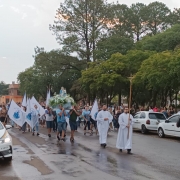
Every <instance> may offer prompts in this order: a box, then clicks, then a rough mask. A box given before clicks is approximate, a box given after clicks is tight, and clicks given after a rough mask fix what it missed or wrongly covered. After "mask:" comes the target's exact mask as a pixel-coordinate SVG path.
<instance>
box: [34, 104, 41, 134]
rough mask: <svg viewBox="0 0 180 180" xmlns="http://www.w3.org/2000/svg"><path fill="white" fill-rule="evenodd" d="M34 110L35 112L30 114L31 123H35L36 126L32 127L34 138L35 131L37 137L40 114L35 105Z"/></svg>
mask: <svg viewBox="0 0 180 180" xmlns="http://www.w3.org/2000/svg"><path fill="white" fill-rule="evenodd" d="M34 109H35V110H34V111H33V113H32V119H33V118H34V120H33V122H36V124H35V125H34V128H33V130H32V131H33V133H32V135H33V136H34V134H35V131H36V133H37V136H39V117H40V113H39V110H38V107H37V105H35V106H34Z"/></svg>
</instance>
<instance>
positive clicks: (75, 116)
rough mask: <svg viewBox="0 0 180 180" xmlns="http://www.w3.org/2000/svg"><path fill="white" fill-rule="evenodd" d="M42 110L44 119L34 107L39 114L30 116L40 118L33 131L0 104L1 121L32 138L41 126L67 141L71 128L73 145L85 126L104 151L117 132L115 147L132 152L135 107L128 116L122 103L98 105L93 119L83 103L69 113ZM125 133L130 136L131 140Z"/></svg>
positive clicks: (6, 106) (168, 114) (152, 110)
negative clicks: (20, 124)
mask: <svg viewBox="0 0 180 180" xmlns="http://www.w3.org/2000/svg"><path fill="white" fill-rule="evenodd" d="M17 105H18V106H20V107H21V108H23V110H24V111H26V107H23V106H21V103H17ZM42 107H43V108H44V112H45V113H44V115H43V116H40V113H39V112H38V108H37V106H36V105H35V106H34V108H35V110H36V111H35V113H34V114H32V115H31V116H34V118H37V123H36V124H35V126H34V128H33V129H32V128H31V127H30V126H29V124H27V123H26V122H25V123H24V124H23V126H22V127H19V126H18V125H16V124H14V122H13V121H11V120H10V119H9V118H8V108H9V104H7V105H5V104H2V105H0V121H1V122H2V123H3V124H4V125H5V124H6V123H7V122H8V121H10V123H11V125H12V127H14V126H16V127H17V128H19V130H20V131H22V133H25V132H31V133H32V135H33V136H34V135H37V136H39V135H40V132H39V130H40V128H39V126H40V125H41V126H42V127H45V126H46V127H47V133H48V136H49V138H50V137H51V134H52V131H53V132H54V133H56V134H57V135H56V137H57V140H58V141H60V140H62V141H65V139H66V138H65V137H66V130H67V126H68V125H69V126H70V130H71V133H70V141H71V142H74V136H75V131H77V130H78V128H80V127H82V128H83V130H84V135H90V136H92V135H93V133H94V132H95V134H96V135H99V142H100V144H101V146H102V147H104V148H105V147H106V142H107V134H108V131H112V130H118V138H117V144H116V147H117V148H118V149H120V151H121V152H122V149H127V151H128V153H129V154H130V153H131V146H132V122H133V115H134V114H135V113H136V111H135V108H133V107H132V108H131V110H130V113H131V114H128V112H129V110H128V108H127V107H125V106H124V105H123V104H121V106H115V105H114V106H109V107H107V106H106V105H103V106H99V110H98V111H97V112H96V113H95V114H94V115H93V116H92V114H91V110H92V106H90V105H89V104H86V105H84V104H83V103H82V102H80V103H79V104H78V105H76V106H73V107H72V108H71V109H70V110H67V109H64V108H63V106H62V105H60V106H59V107H58V108H56V109H52V108H50V107H49V106H47V107H45V105H44V104H42ZM145 110H148V111H149V112H162V113H164V115H165V116H166V117H169V116H171V115H173V114H174V113H175V110H174V109H173V107H172V106H171V107H170V108H169V109H167V108H166V107H164V108H159V109H158V108H157V107H156V106H155V107H154V108H153V107H151V106H150V107H148V108H144V107H141V108H139V109H138V111H145ZM123 134H126V135H127V134H128V138H127V136H124V135H123ZM128 139H130V141H129V142H128V147H125V146H126V145H125V144H127V141H128Z"/></svg>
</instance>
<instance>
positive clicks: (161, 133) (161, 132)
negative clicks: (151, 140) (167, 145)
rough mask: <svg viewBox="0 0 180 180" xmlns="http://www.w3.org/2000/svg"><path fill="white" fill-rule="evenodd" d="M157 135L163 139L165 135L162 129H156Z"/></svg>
mask: <svg viewBox="0 0 180 180" xmlns="http://www.w3.org/2000/svg"><path fill="white" fill-rule="evenodd" d="M158 135H159V137H160V138H163V137H164V136H165V135H164V131H163V129H162V128H159V129H158Z"/></svg>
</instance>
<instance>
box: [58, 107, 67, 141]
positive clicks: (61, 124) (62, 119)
mask: <svg viewBox="0 0 180 180" xmlns="http://www.w3.org/2000/svg"><path fill="white" fill-rule="evenodd" d="M56 114H57V123H58V132H57V139H58V141H60V140H63V141H65V132H66V111H65V110H64V108H63V107H62V105H60V106H59V109H58V110H56ZM59 135H61V138H60V137H59Z"/></svg>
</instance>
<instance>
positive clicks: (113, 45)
mask: <svg viewBox="0 0 180 180" xmlns="http://www.w3.org/2000/svg"><path fill="white" fill-rule="evenodd" d="M133 46H134V42H133V39H132V38H129V37H125V36H121V35H120V34H113V35H112V36H110V37H108V38H102V39H101V40H100V41H99V42H98V43H97V48H96V57H97V59H99V60H107V59H109V58H110V57H111V55H112V54H115V53H121V54H126V53H127V51H129V50H131V49H132V48H133Z"/></svg>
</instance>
